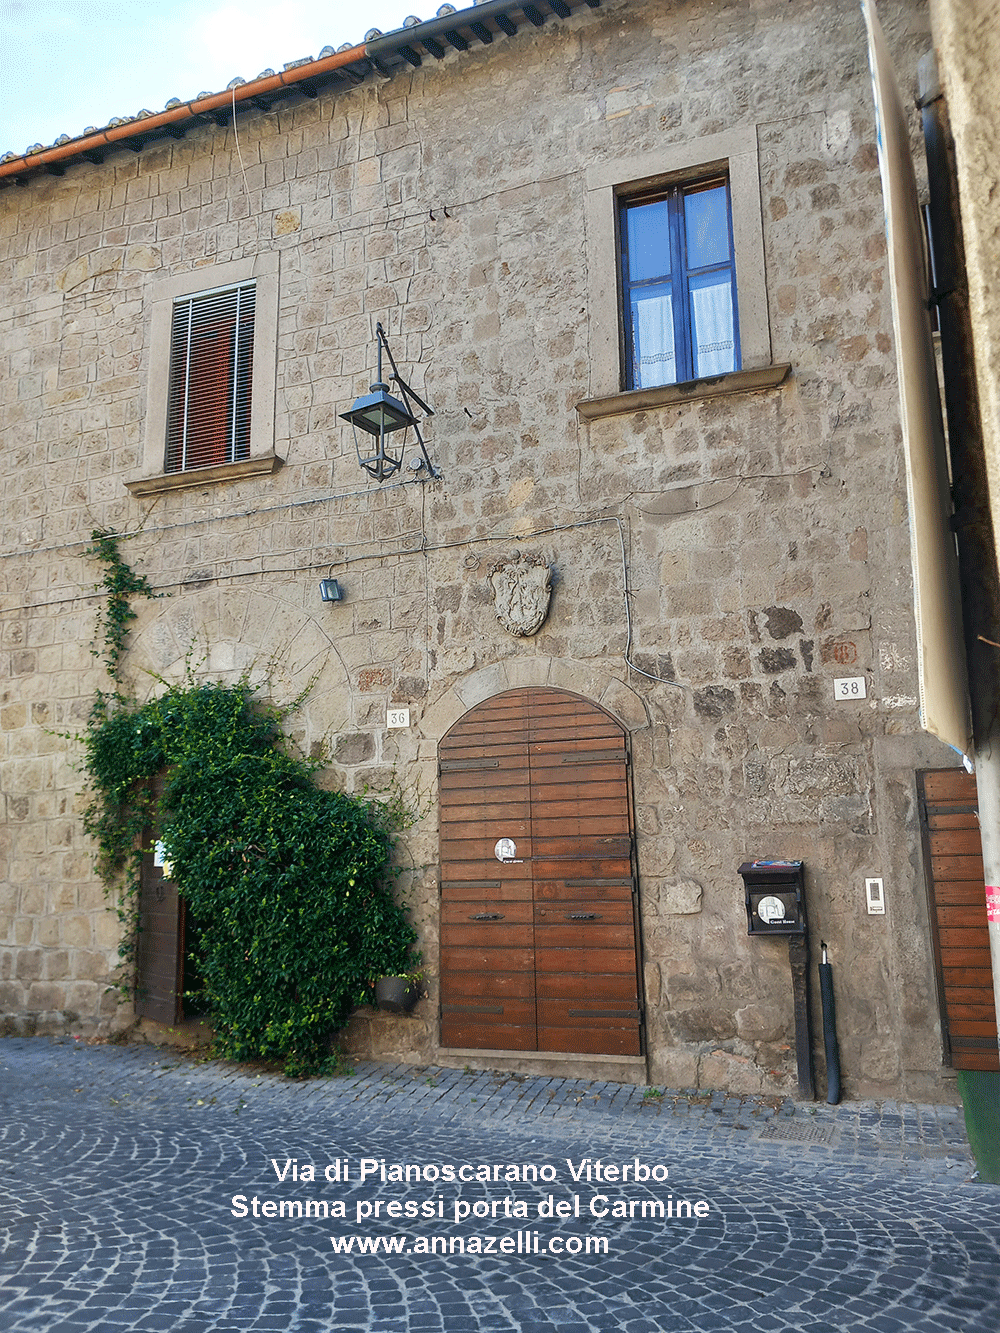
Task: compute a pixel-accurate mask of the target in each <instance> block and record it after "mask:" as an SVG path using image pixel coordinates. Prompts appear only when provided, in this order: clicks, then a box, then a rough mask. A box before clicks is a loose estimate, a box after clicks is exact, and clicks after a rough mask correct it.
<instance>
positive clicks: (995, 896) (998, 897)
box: [986, 884, 1000, 921]
mask: <svg viewBox="0 0 1000 1333" xmlns="http://www.w3.org/2000/svg"><path fill="white" fill-rule="evenodd" d="M986 919H987V921H1000V888H997V886H996V885H995V884H987V886H986Z"/></svg>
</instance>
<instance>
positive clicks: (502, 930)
mask: <svg viewBox="0 0 1000 1333" xmlns="http://www.w3.org/2000/svg"><path fill="white" fill-rule="evenodd" d="M534 942H535V928H534V926H533V925H532V924H531V923H530V922H529V923H528V924H527V925H520V926H519V925H517V924H514V925H509V924H508V923H507V922H506V921H469V922H467V923H466V924H465V925H463V926H458V925H450V926H442V927H441V944H442V945H443V946H444V947H445V948H448V949H474V950H475V949H518V948H525V949H530V948H532V946H533V945H534Z"/></svg>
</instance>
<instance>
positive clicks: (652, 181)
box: [577, 125, 791, 419]
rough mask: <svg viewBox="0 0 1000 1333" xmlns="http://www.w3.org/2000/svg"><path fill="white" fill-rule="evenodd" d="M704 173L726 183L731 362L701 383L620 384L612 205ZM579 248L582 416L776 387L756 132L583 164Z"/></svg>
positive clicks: (779, 371)
mask: <svg viewBox="0 0 1000 1333" xmlns="http://www.w3.org/2000/svg"><path fill="white" fill-rule="evenodd" d="M712 175H719V176H721V175H726V176H728V179H729V191H730V205H731V209H732V227H733V250H734V256H735V261H736V292H737V305H738V323H739V338H740V349H741V365H740V369H739V370H735V371H731V372H730V373H729V374H726V375H719V376H716V377H715V378H713V379H709V380H691V381H688V382H686V383H681V384H664V385H661V386H658V387H655V388H649V389H626V388H624V384H625V365H624V350H623V336H622V318H623V314H622V298H621V275H620V271H619V257H620V245H619V237H618V226H619V213H620V208H621V202H622V201H623V200H625V199H628V198H629V196H631V195H641V194H643V193H646V192H648V191H650V190H654V189H656V188H657V187H658V186H661V185H671V184H675V183H677V182H679V181H688V180H690V181H697V180H700V179H704V178H707V177H710V176H712ZM585 187H586V204H585V208H586V227H587V232H586V237H587V239H586V248H587V274H588V285H589V297H590V395H589V397H587V398H585V399H584V400H583V401H582V402H580V403H578V404H577V411H578V412H579V413H580V415H581V416H582V417H584V418H585V419H594V418H599V417H605V416H615V415H620V414H622V413H626V412H633V411H641V410H645V409H646V408H650V407H659V406H663V405H666V404H667V403H674V402H683V401H687V400H690V399H692V398H703V397H713V396H717V395H719V394H728V393H739V392H744V391H747V390H751V389H763V388H771V387H773V386H774V385H776V384H780V383H781V381H782V380H783V379H784V378H785V376H786V375H787V374H788V371H789V370H790V368H791V367H790V366H789V365H788V364H782V365H774V364H773V362H772V360H771V329H770V323H769V320H768V310H767V284H766V276H765V267H764V227H763V219H762V215H761V202H760V166H759V155H758V147H757V130H756V127H755V126H753V125H749V126H738V127H736V128H733V129H730V130H724V131H723V132H722V133H720V134H708V135H704V136H703V137H701V138H700V139H692V140H688V141H685V142H683V143H677V144H670V145H668V146H666V147H664V148H660V149H656V150H655V151H652V152H646V153H640V154H637V155H635V156H633V157H620V158H615V159H614V160H613V161H611V162H604V163H599V164H595V165H594V166H592V167H590V168H588V170H587V173H586V178H585Z"/></svg>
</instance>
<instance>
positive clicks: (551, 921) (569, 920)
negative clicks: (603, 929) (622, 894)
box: [534, 890, 632, 939]
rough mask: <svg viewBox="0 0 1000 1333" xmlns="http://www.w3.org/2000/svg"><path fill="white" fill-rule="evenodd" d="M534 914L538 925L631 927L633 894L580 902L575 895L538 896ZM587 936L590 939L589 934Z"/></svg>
mask: <svg viewBox="0 0 1000 1333" xmlns="http://www.w3.org/2000/svg"><path fill="white" fill-rule="evenodd" d="M567 892H569V890H567ZM534 917H535V921H536V923H537V924H538V925H542V926H546V927H552V926H571V927H572V926H576V927H578V928H579V929H581V930H586V931H588V932H589V931H590V930H591V929H592V927H593V926H595V925H602V926H631V925H632V895H631V894H629V896H628V898H622V899H621V900H620V901H619V902H608V901H607V899H596V900H595V899H592V900H590V901H589V902H581V901H580V900H579V899H574V898H567V899H565V900H563V901H557V902H552V901H543V902H539V901H538V900H537V899H536V900H535V913H534ZM587 938H588V939H589V938H590V935H589V933H588V936H587Z"/></svg>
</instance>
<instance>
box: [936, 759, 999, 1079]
mask: <svg viewBox="0 0 1000 1333" xmlns="http://www.w3.org/2000/svg"><path fill="white" fill-rule="evenodd" d="M918 776H919V787H920V817H921V825H922V829H923V836H924V852H925V864H926V866H927V872H928V891H929V895H930V902H931V924H932V929H933V932H934V953H935V959H936V962H937V974H938V998H939V1000H940V1003H941V1033H942V1037H943V1039H944V1051H945V1063H946V1064H948V1065H950V1066H951V1068H952V1069H987V1070H996V1069H1000V1059H998V1052H997V1022H996V1008H995V1005H994V1000H993V972H992V968H991V965H990V935H989V922H988V920H987V916H986V889H985V885H984V872H983V844H982V839H981V837H980V833H979V804H978V795H977V792H976V779H975V778H974V777H973V776H972V775H971V774H969V773H966V772H965V771H964V769H961V768H949V769H944V770H941V771H938V772H930V773H921V774H919V775H918Z"/></svg>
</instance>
